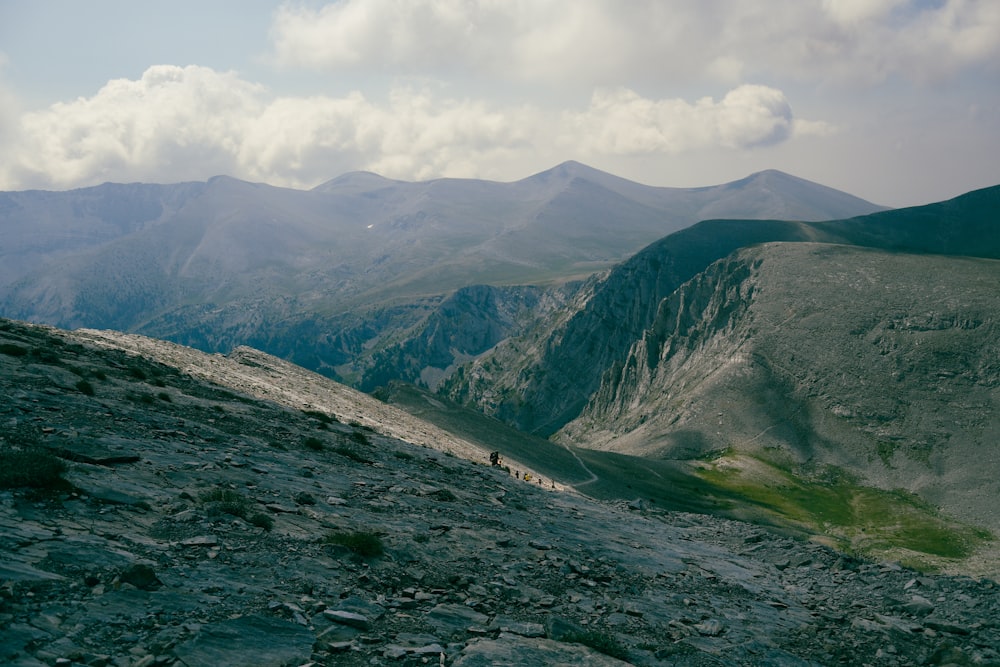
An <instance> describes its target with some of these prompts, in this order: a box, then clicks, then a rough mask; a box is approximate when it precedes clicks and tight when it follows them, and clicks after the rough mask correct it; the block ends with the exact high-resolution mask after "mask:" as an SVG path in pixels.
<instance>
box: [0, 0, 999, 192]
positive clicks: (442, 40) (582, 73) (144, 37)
mask: <svg viewBox="0 0 1000 667" xmlns="http://www.w3.org/2000/svg"><path fill="white" fill-rule="evenodd" d="M566 160H577V161H579V162H583V163H585V164H588V165H590V166H592V167H595V168H598V169H602V170H604V171H608V172H611V173H613V174H617V175H619V176H622V177H625V178H629V179H632V180H635V181H638V182H641V183H645V184H649V185H659V186H674V187H692V186H703V185H715V184H719V183H724V182H728V181H731V180H735V179H739V178H742V177H744V176H747V175H749V174H751V173H753V172H756V171H761V170H764V169H779V170H782V171H785V172H788V173H791V174H794V175H796V176H799V177H802V178H806V179H809V180H813V181H816V182H819V183H822V184H824V185H828V186H831V187H834V188H838V189H841V190H845V191H847V192H850V193H851V194H855V195H857V196H860V197H864V198H865V199H868V200H870V201H873V202H875V203H878V204H882V205H887V206H910V205H918V204H924V203H929V202H932V201H940V200H944V199H949V198H951V197H954V196H957V195H959V194H962V193H965V192H968V191H970V190H974V189H977V188H981V187H987V186H991V185H997V184H1000V1H998V0H756V1H754V2H747V1H746V0H338V1H335V2H330V1H326V2H322V1H318V0H313V1H305V2H276V1H268V0H197V1H189V0H170V1H169V2H167V1H161V0H144V1H143V2H135V1H134V0H88V1H87V2H81V1H79V0H0V190H23V189H48V190H64V189H72V188H79V187H86V186H91V185H97V184H100V183H104V182H108V181H112V182H137V181H141V182H157V183H173V182H180V181H196V180H205V179H208V178H210V177H212V176H215V175H219V174H226V175H230V176H234V177H236V178H240V179H244V180H249V181H255V182H266V183H270V184H273V185H280V186H287V187H295V188H311V187H314V186H316V185H318V184H320V183H323V182H325V181H327V180H330V179H332V178H335V177H337V176H339V175H341V174H344V173H346V172H350V171H358V170H365V171H373V172H376V173H379V174H381V175H383V176H387V177H390V178H396V179H402V180H411V181H412V180H427V179H433V178H440V177H459V178H484V179H490V180H499V181H513V180H518V179H520V178H524V177H527V176H530V175H531V174H534V173H537V172H540V171H543V170H545V169H548V168H550V167H553V166H555V165H556V164H559V163H561V162H563V161H566Z"/></svg>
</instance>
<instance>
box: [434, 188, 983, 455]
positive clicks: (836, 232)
mask: <svg viewBox="0 0 1000 667" xmlns="http://www.w3.org/2000/svg"><path fill="white" fill-rule="evenodd" d="M998 203H1000V187H994V188H987V189H984V190H980V191H976V192H972V193H969V194H967V195H963V196H961V197H957V198H955V199H953V200H950V201H947V202H941V203H937V204H931V205H928V206H921V207H915V208H911V209H900V210H895V211H885V212H881V213H875V214H872V215H866V216H860V217H856V218H851V219H847V220H837V221H829V222H791V221H779V220H707V221H704V222H701V223H698V224H697V225H694V226H692V227H688V228H686V229H683V230H680V231H678V232H675V233H674V234H671V235H670V236H667V237H665V238H663V239H661V240H659V241H657V242H655V243H653V244H651V245H649V246H647V247H646V248H645V249H643V250H642V251H641V252H639V253H637V254H636V255H635V256H633V257H632V258H630V259H629V260H628V261H626V262H624V263H622V264H620V265H618V266H617V267H616V268H615V269H613V270H612V271H610V272H609V273H608V274H607V275H606V276H605V277H603V278H600V279H595V280H593V281H591V282H589V283H587V284H586V285H585V286H584V287H583V288H582V289H581V291H580V292H579V293H578V294H577V295H576V297H575V298H574V299H572V300H570V301H569V302H568V304H567V307H566V310H565V311H564V312H558V313H553V315H552V316H551V317H549V318H546V319H544V320H543V321H541V322H540V323H539V324H538V325H537V326H536V327H534V328H533V329H532V330H530V331H528V332H527V333H526V334H524V335H522V336H521V337H520V338H519V339H512V340H508V341H505V342H504V343H503V344H501V345H498V346H497V348H496V349H495V350H494V351H492V352H490V353H489V354H486V355H484V356H483V357H481V358H479V359H476V360H475V361H474V362H472V363H471V364H469V365H468V366H467V367H465V368H462V369H460V370H459V371H458V372H457V373H456V374H455V376H454V378H453V380H452V381H450V382H448V383H446V384H445V385H444V387H443V391H445V392H446V393H447V394H448V396H449V397H451V398H453V399H454V400H456V401H458V402H462V403H465V404H468V405H472V406H475V407H476V408H477V409H480V410H482V411H484V412H486V413H487V414H490V415H493V416H496V417H498V418H500V419H502V420H504V421H507V422H508V423H510V424H513V425H515V426H517V427H518V428H521V429H523V430H528V431H531V432H534V433H537V434H539V435H544V436H548V435H551V434H552V433H554V432H555V431H557V430H558V429H560V428H561V427H562V426H564V425H565V424H566V423H567V422H569V421H570V420H572V419H574V418H575V417H576V416H578V415H579V413H580V411H581V410H582V409H583V408H584V406H585V405H587V403H588V401H589V400H590V398H591V396H592V394H593V393H594V392H595V391H597V390H598V388H599V387H600V386H601V382H602V377H603V376H604V374H605V373H608V372H610V373H611V374H612V375H614V374H615V373H618V372H619V371H621V369H623V368H625V365H626V360H627V358H628V355H629V350H630V348H631V347H632V345H633V344H634V343H635V342H636V341H638V340H640V339H642V338H643V337H644V336H645V335H646V331H647V330H649V329H651V328H652V327H653V326H654V320H655V319H656V317H657V312H658V310H659V309H660V302H661V301H662V300H663V299H665V298H667V297H669V296H670V295H671V294H672V293H673V292H674V290H676V289H678V288H679V287H681V285H683V284H684V283H686V282H687V281H690V280H692V279H695V278H696V277H697V276H698V275H699V274H700V273H701V272H703V271H705V270H706V269H708V268H709V267H710V266H711V265H712V264H713V263H714V262H716V261H718V260H721V259H723V258H725V257H727V256H728V255H729V254H730V253H732V252H734V251H737V250H739V249H740V248H747V247H750V246H753V245H756V244H761V243H772V242H821V243H828V244H847V245H853V246H859V247H865V248H874V249H885V250H889V251H892V252H919V253H935V254H937V253H948V254H950V255H967V256H973V257H991V258H997V257H1000V226H998V225H997V218H996V213H995V212H996V210H997V205H998ZM705 280H708V278H707V277H706V278H702V279H699V283H698V284H701V283H703V282H704V281H705ZM916 287H917V289H918V291H917V292H916V293H915V295H917V296H918V295H919V293H920V292H919V287H920V285H919V284H918V285H916ZM678 298H680V297H678ZM683 298H686V299H688V300H689V301H688V306H690V303H691V302H690V299H691V298H693V297H692V295H690V294H688V295H687V296H685V297H683ZM685 307H687V306H685ZM852 307H853V306H851V304H845V308H847V309H850V308H852ZM621 384H622V385H625V384H627V382H625V381H624V380H622V382H621Z"/></svg>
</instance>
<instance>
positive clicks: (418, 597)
mask: <svg viewBox="0 0 1000 667" xmlns="http://www.w3.org/2000/svg"><path fill="white" fill-rule="evenodd" d="M124 340H125V339H121V340H118V341H117V342H115V341H114V337H113V336H110V337H109V336H105V337H103V338H102V337H101V336H99V335H97V334H83V333H76V334H67V333H63V332H58V331H55V330H50V329H42V328H36V327H28V326H25V325H21V324H19V323H13V322H7V321H0V346H2V347H0V352H2V353H0V387H2V389H0V391H2V394H0V395H2V396H3V397H4V398H5V400H4V401H3V403H2V405H0V429H2V430H0V435H2V436H3V437H2V439H3V442H2V443H0V446H2V447H3V448H4V450H3V451H7V452H10V451H14V450H21V449H22V448H24V447H29V446H30V447H29V448H31V447H43V448H45V449H47V450H49V451H53V452H57V453H58V454H59V456H61V457H62V459H63V460H65V461H67V466H68V469H67V471H66V472H65V473H64V475H63V476H64V478H65V479H66V481H67V482H68V484H66V485H59V484H54V485H50V486H48V487H46V488H40V489H39V488H22V487H17V488H7V489H3V490H0V664H5V665H21V666H37V665H67V666H69V665H93V666H102V665H116V666H121V667H136V666H144V667H150V666H154V667H201V666H203V665H204V666H208V665H213V666H216V665H274V666H281V665H305V664H316V665H419V664H432V665H442V664H443V665H465V666H469V665H496V664H503V665H553V664H575V665H615V664H623V662H628V663H632V664H637V665H813V664H819V665H838V664H843V665H866V664H869V665H913V664H933V665H972V664H1000V588H998V587H997V585H996V583H994V582H993V581H991V580H987V579H973V578H968V577H951V576H928V575H923V574H919V573H917V572H914V571H911V570H907V569H905V568H902V567H900V566H898V565H896V564H893V563H875V562H865V561H860V560H856V559H853V558H851V557H849V556H845V555H843V554H838V553H836V552H834V551H831V550H829V549H827V548H825V547H822V546H819V545H815V544H810V543H807V542H801V541H795V540H792V539H789V538H785V537H781V536H778V535H774V534H771V533H768V532H766V531H765V530H763V529H761V528H759V527H756V526H752V525H749V524H744V523H739V522H734V521H727V520H722V519H718V518H713V517H708V516H702V515H694V514H684V513H669V512H664V511H661V510H657V509H655V508H653V507H650V506H647V505H646V504H645V503H643V502H640V501H631V502H629V501H626V500H623V501H620V502H606V503H599V502H596V501H593V500H591V499H588V498H585V497H582V496H579V495H577V494H575V493H573V492H571V491H568V490H563V489H556V490H553V489H552V488H551V484H537V483H535V482H534V481H532V482H530V483H526V482H524V481H523V480H521V479H517V478H515V477H513V476H511V475H509V474H507V473H506V472H505V471H503V470H501V469H496V468H492V467H490V466H488V465H484V463H485V461H486V452H484V451H481V450H477V449H475V448H474V447H472V446H471V445H463V444H462V443H461V442H459V441H457V440H448V441H447V442H445V443H443V445H442V446H443V447H444V446H446V449H447V451H444V450H441V449H437V448H435V444H436V443H435V442H434V438H435V437H436V435H435V433H436V432H435V431H434V430H433V429H432V428H431V427H428V426H426V425H424V426H420V425H419V424H418V423H417V422H416V421H414V422H409V421H406V420H405V419H403V418H402V417H396V416H394V415H393V413H392V412H391V411H388V410H387V409H384V408H379V407H378V405H376V404H375V403H366V402H363V401H361V402H358V403H354V404H352V403H351V402H350V400H349V396H348V394H344V393H343V392H342V389H341V388H339V387H338V386H336V385H333V384H332V383H328V382H327V381H325V380H322V379H320V378H318V377H310V378H306V376H298V375H295V374H294V373H293V372H292V371H291V370H290V369H288V368H287V367H285V366H283V365H282V364H280V362H276V361H274V362H273V363H272V362H268V361H267V359H268V358H266V357H264V356H263V355H255V354H252V353H249V352H245V351H244V352H243V353H242V354H241V355H236V356H237V358H238V359H240V360H241V361H242V362H243V363H238V362H237V361H233V360H230V361H228V362H227V361H224V360H222V359H221V358H213V357H206V358H205V359H207V360H208V361H204V362H203V363H202V366H200V368H202V369H204V368H207V367H209V366H211V365H213V364H214V365H216V366H218V367H219V369H220V370H218V371H217V372H216V380H217V382H219V384H211V383H209V382H207V381H206V380H204V379H202V378H203V377H204V376H206V375H211V373H207V372H205V371H203V370H202V371H199V370H198V369H196V368H194V366H192V364H193V362H192V361H191V360H192V359H194V358H195V357H196V356H197V353H190V354H189V353H182V352H181V351H179V350H177V349H176V348H168V347H164V348H162V350H161V353H160V354H159V355H158V358H160V359H163V360H164V361H170V362H171V364H173V365H165V364H160V363H157V362H154V361H152V360H150V359H147V358H144V357H140V356H136V355H135V351H136V350H137V349H138V348H139V347H141V345H140V344H139V343H138V342H137V341H136V340H133V341H132V344H130V345H127V346H126V345H125V342H124ZM99 343H100V344H99ZM116 345H117V346H126V347H131V350H132V352H129V353H126V352H125V351H122V350H119V349H114V347H115V346H116ZM149 345H150V346H152V347H155V344H154V343H149ZM150 349H152V348H150ZM163 350H174V352H175V353H176V354H177V355H180V356H175V357H170V355H169V354H167V353H166V352H163ZM144 354H153V353H152V352H149V351H146V352H144ZM185 355H188V356H185ZM167 357H170V358H169V359H168V358H167ZM182 357H183V359H182ZM184 359H187V361H185V360H184ZM213 360H214V361H213ZM223 366H225V368H226V369H228V370H226V371H225V372H223V370H221V369H222V367H223ZM179 368H181V369H184V370H179ZM239 368H242V369H243V370H242V371H241V372H239V373H237V370H239ZM282 369H284V370H283V371H282ZM282 372H287V373H291V375H288V376H286V379H287V381H288V382H289V383H291V384H289V385H285V390H284V391H279V390H278V388H280V387H281V386H283V385H282V379H281V373H282ZM196 376H198V377H196ZM237 376H239V379H238V381H237V379H234V378H237ZM223 382H224V383H226V385H227V386H223V384H222V383H223ZM324 386H325V387H327V389H326V391H327V392H328V394H324V390H323V387H324ZM265 390H266V391H267V392H268V393H269V395H270V397H271V400H262V399H260V398H257V397H255V396H253V394H261V393H264V392H265ZM338 392H339V393H338ZM336 406H339V407H336ZM352 406H353V407H352ZM386 407H388V406H386ZM303 408H306V410H303ZM345 410H353V412H350V413H345V412H344V411H345ZM380 410H384V411H381V412H379V411H380ZM375 413H377V414H375ZM410 419H412V418H410ZM411 429H412V430H413V431H414V432H415V433H417V432H419V435H418V436H415V437H413V438H411V439H412V440H414V441H417V442H419V443H421V444H413V443H412V442H407V441H406V434H407V432H409V431H410V430H411ZM387 433H392V435H386V434H387ZM441 437H442V438H443V439H444V438H446V436H444V435H441ZM32 451H34V450H32ZM8 460H9V459H4V461H5V465H6V461H8ZM349 538H350V539H349ZM379 547H381V553H379V551H380V549H379Z"/></svg>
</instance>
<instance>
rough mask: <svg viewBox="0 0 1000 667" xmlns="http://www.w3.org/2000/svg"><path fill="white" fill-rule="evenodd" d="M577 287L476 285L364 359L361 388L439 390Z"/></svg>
mask: <svg viewBox="0 0 1000 667" xmlns="http://www.w3.org/2000/svg"><path fill="white" fill-rule="evenodd" d="M574 289H575V288H574V287H572V286H567V287H563V288H552V289H543V288H540V287H532V286H524V287H494V286H490V285H473V286H471V287H465V288H462V289H460V290H458V291H457V292H455V293H454V294H452V295H451V296H450V297H448V298H447V299H445V300H444V301H443V302H442V303H441V304H440V305H439V306H438V307H437V308H436V309H435V310H434V311H433V312H432V313H431V314H430V315H429V316H427V317H426V318H425V319H424V320H423V321H422V322H420V323H419V324H418V325H416V326H414V327H412V328H411V329H410V330H408V331H406V332H404V333H398V332H397V333H396V334H395V336H394V337H395V338H397V341H395V342H392V343H390V344H387V345H386V346H384V347H382V348H381V349H379V350H378V351H376V352H374V353H373V354H371V355H363V354H359V355H358V359H356V360H355V362H354V364H353V365H354V367H355V368H356V369H357V371H356V372H357V373H358V375H359V377H360V381H359V382H358V386H359V387H360V388H361V389H362V390H363V391H372V390H374V389H376V388H377V387H380V386H385V385H387V384H388V383H389V382H391V381H393V380H402V381H404V382H409V383H411V384H415V385H417V386H421V387H426V388H428V389H431V390H436V389H437V388H438V386H439V385H440V384H441V383H442V381H444V380H447V378H449V377H450V376H451V374H452V373H453V372H454V371H455V369H456V368H457V367H458V366H459V365H460V364H463V363H465V362H467V361H469V360H470V359H474V358H475V357H477V356H479V355H481V354H483V353H485V352H487V351H488V350H490V349H491V348H493V347H494V346H495V345H497V343H499V342H500V341H502V340H505V339H507V338H509V337H511V336H516V335H518V334H520V333H522V332H523V331H524V330H525V328H526V327H527V326H529V325H530V324H531V323H532V322H533V319H534V318H536V317H544V316H545V315H547V314H549V313H551V312H552V311H553V310H555V309H558V308H561V307H562V306H563V305H565V303H566V299H567V294H570V293H572V291H573V290H574Z"/></svg>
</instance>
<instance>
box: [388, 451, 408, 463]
mask: <svg viewBox="0 0 1000 667" xmlns="http://www.w3.org/2000/svg"><path fill="white" fill-rule="evenodd" d="M392 455H393V456H395V457H396V458H397V459H399V460H400V461H412V460H413V454H411V453H409V452H398V451H397V452H393V453H392Z"/></svg>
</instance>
